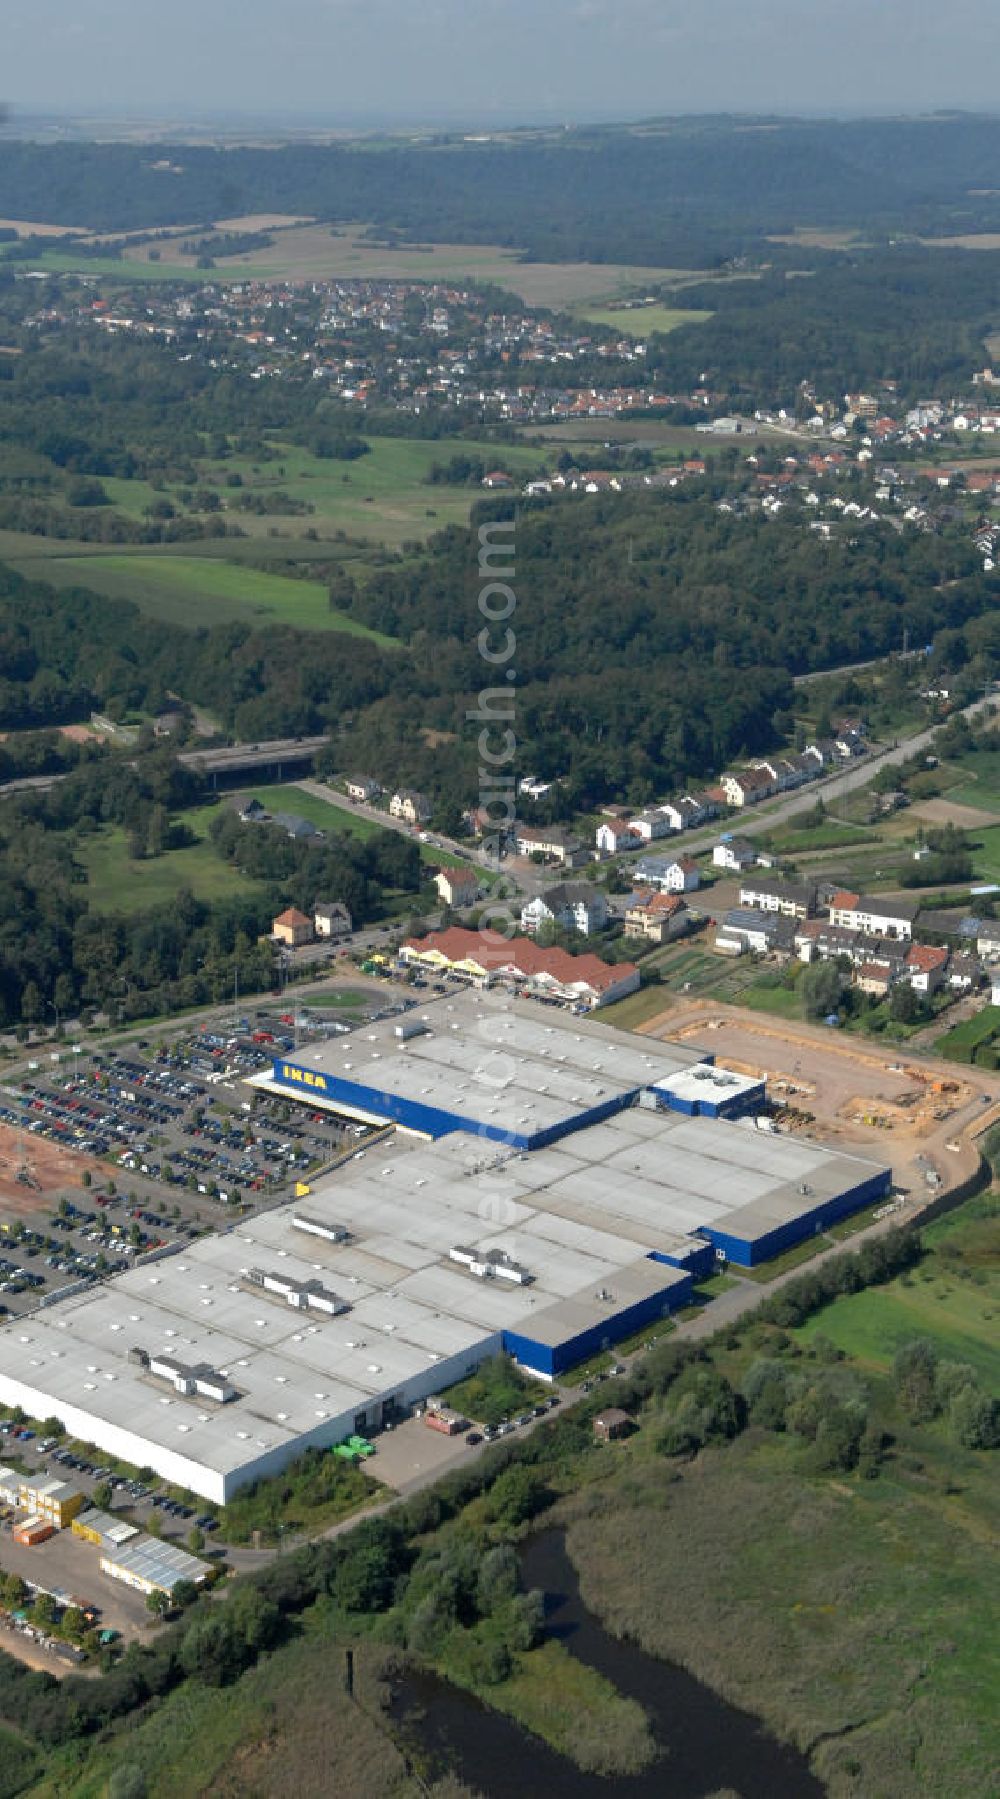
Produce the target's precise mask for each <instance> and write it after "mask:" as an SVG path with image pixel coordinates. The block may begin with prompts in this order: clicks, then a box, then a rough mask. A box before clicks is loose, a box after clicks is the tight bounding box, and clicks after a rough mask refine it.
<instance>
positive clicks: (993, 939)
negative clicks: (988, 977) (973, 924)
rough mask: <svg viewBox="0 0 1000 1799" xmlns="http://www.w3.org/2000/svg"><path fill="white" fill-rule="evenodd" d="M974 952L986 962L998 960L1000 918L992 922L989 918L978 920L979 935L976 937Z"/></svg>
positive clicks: (999, 953)
mask: <svg viewBox="0 0 1000 1799" xmlns="http://www.w3.org/2000/svg"><path fill="white" fill-rule="evenodd" d="M976 954H977V955H978V956H981V957H982V960H983V961H984V962H987V963H993V962H1000V920H998V921H997V922H996V923H994V922H993V921H992V920H991V919H989V918H984V919H982V920H981V921H980V925H979V935H978V936H977V938H976Z"/></svg>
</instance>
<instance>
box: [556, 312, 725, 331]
mask: <svg viewBox="0 0 1000 1799" xmlns="http://www.w3.org/2000/svg"><path fill="white" fill-rule="evenodd" d="M579 310H580V318H581V319H582V320H585V321H587V322H588V323H589V324H592V325H609V326H610V327H611V329H612V331H620V332H621V333H622V334H623V336H625V337H649V336H650V335H651V334H652V333H653V332H654V331H660V332H667V331H676V330H677V328H678V326H680V325H703V324H704V323H705V320H706V319H710V318H711V317H712V314H711V313H710V312H698V311H695V310H694V309H692V308H690V307H683V306H625V307H622V306H586V305H585V306H581V307H580V309H579Z"/></svg>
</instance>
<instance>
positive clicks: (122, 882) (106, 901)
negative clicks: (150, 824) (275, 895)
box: [73, 806, 260, 916]
mask: <svg viewBox="0 0 1000 1799" xmlns="http://www.w3.org/2000/svg"><path fill="white" fill-rule="evenodd" d="M215 811H216V808H215V807H214V806H199V807H196V808H192V810H191V811H189V812H185V813H184V814H183V822H184V824H185V825H187V827H188V828H189V830H191V831H193V832H194V833H195V835H196V837H197V838H198V842H197V843H193V844H190V845H189V846H188V847H187V848H185V849H176V850H165V851H164V853H163V855H161V856H150V857H148V858H145V859H143V860H141V861H137V860H133V858H132V857H131V856H130V855H129V853H128V837H127V834H126V832H125V831H124V830H123V829H122V828H121V827H120V826H118V825H112V826H107V827H105V828H104V829H103V830H100V831H97V832H95V833H94V835H93V836H92V837H84V838H81V839H80V841H79V842H78V844H77V845H76V848H75V849H74V852H73V854H74V858H75V860H76V861H77V862H79V863H80V865H81V866H82V867H83V868H84V869H85V870H86V875H87V898H88V900H89V902H90V905H91V906H92V908H93V909H94V910H95V911H97V912H118V913H124V914H126V915H128V916H132V915H133V914H134V913H136V912H145V911H147V910H148V909H149V908H150V907H152V906H163V905H168V904H169V903H170V902H171V901H172V900H175V899H176V898H177V896H178V894H179V893H183V892H184V891H185V890H187V891H189V892H191V893H193V894H194V896H195V898H196V899H199V900H204V901H206V902H211V901H216V900H230V899H236V898H238V897H239V896H240V895H241V894H251V893H253V894H256V893H259V892H260V883H259V882H257V881H254V880H251V878H250V877H249V876H248V875H243V874H240V873H239V872H238V871H237V869H236V868H234V867H233V864H232V863H231V862H227V861H225V860H224V859H223V857H222V856H219V855H217V854H216V852H215V849H214V848H213V846H212V844H211V842H210V841H209V838H208V825H209V821H210V820H211V819H212V818H213V817H214V816H215Z"/></svg>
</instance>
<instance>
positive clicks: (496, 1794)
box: [393, 1530, 825, 1799]
mask: <svg viewBox="0 0 1000 1799" xmlns="http://www.w3.org/2000/svg"><path fill="white" fill-rule="evenodd" d="M521 1569H522V1579H523V1584H524V1586H525V1587H526V1588H531V1587H540V1588H541V1589H542V1590H543V1591H544V1593H545V1596H546V1599H545V1619H546V1629H547V1631H548V1633H549V1635H550V1636H551V1637H554V1638H555V1639H556V1640H557V1641H559V1642H561V1643H563V1644H564V1646H565V1647H566V1649H567V1650H568V1651H569V1652H570V1654H572V1655H575V1656H577V1657H578V1658H579V1660H580V1661H581V1662H585V1663H586V1664H587V1665H588V1666H589V1667H591V1668H596V1669H597V1670H598V1671H599V1672H600V1673H601V1674H603V1675H604V1676H605V1677H606V1678H607V1679H608V1680H610V1681H611V1682H612V1683H613V1685H614V1686H615V1687H616V1688H617V1690H618V1692H619V1693H622V1694H623V1695H625V1696H626V1697H628V1698H630V1699H635V1700H636V1701H637V1702H638V1703H639V1704H640V1705H641V1706H642V1708H643V1710H644V1712H645V1713H646V1715H647V1717H648V1719H649V1721H650V1726H651V1728H652V1731H653V1735H654V1737H655V1738H656V1741H657V1743H658V1744H660V1746H661V1748H662V1751H663V1753H662V1755H661V1756H660V1758H659V1759H658V1760H657V1761H656V1762H654V1763H653V1765H652V1766H651V1767H649V1768H646V1769H645V1770H644V1771H643V1772H642V1773H641V1774H628V1775H618V1776H615V1777H614V1778H613V1779H608V1778H605V1777H602V1776H601V1775H597V1774H584V1773H581V1771H580V1770H579V1769H578V1768H577V1767H575V1766H574V1765H573V1763H572V1762H570V1761H568V1760H566V1759H565V1758H564V1757H563V1756H561V1755H557V1754H556V1752H555V1751H554V1750H553V1749H550V1748H548V1746H547V1745H546V1744H545V1743H542V1742H540V1741H539V1739H538V1738H537V1737H534V1736H531V1735H530V1734H529V1733H528V1732H527V1731H525V1730H522V1729H521V1728H520V1727H519V1726H518V1725H517V1724H514V1723H512V1722H511V1720H510V1719H509V1718H506V1717H504V1716H503V1715H502V1713H500V1712H495V1711H492V1710H491V1709H490V1707H489V1706H487V1705H483V1704H481V1703H480V1701H479V1700H478V1699H475V1698H473V1696H472V1695H471V1694H469V1693H463V1692H462V1691H461V1690H460V1689H458V1688H456V1687H453V1686H450V1685H449V1684H448V1682H446V1681H442V1680H439V1679H438V1678H437V1677H436V1676H435V1675H432V1674H425V1673H421V1672H415V1673H411V1674H409V1675H407V1676H406V1677H405V1679H404V1680H403V1681H402V1682H400V1684H399V1686H398V1688H397V1691H396V1696H395V1699H394V1703H393V1716H394V1717H395V1718H396V1719H397V1720H399V1721H401V1722H402V1723H403V1726H404V1735H405V1736H406V1737H407V1738H408V1739H409V1740H410V1741H411V1742H412V1743H415V1744H418V1745H419V1748H420V1751H421V1753H422V1755H423V1756H426V1757H429V1758H430V1760H431V1762H432V1763H433V1764H434V1765H435V1766H436V1767H438V1768H441V1767H446V1766H447V1767H451V1768H453V1769H454V1770H455V1772H456V1773H457V1774H458V1775H459V1776H460V1778H461V1779H462V1780H463V1781H464V1782H465V1783H466V1785H468V1786H470V1787H471V1788H473V1790H474V1791H477V1792H479V1793H482V1794H485V1795H486V1796H487V1799H524V1796H525V1795H530V1794H533V1793H544V1794H545V1795H546V1799H599V1796H600V1799H608V1795H609V1794H610V1793H611V1792H613V1793H614V1795H615V1799H619V1795H621V1799H706V1796H707V1795H709V1794H712V1793H717V1792H720V1791H725V1792H727V1793H732V1794H738V1795H739V1799H779V1796H780V1799H823V1794H824V1792H825V1788H824V1787H823V1785H822V1783H821V1782H820V1781H819V1780H818V1779H817V1778H816V1776H815V1775H814V1774H813V1773H812V1772H811V1770H810V1768H809V1765H808V1763H807V1761H806V1759H805V1757H804V1756H803V1755H800V1754H799V1752H798V1751H797V1750H795V1749H791V1748H789V1747H787V1746H786V1745H785V1744H783V1743H779V1742H778V1741H777V1740H776V1739H775V1738H774V1737H772V1736H769V1735H768V1733H767V1731H766V1730H765V1729H764V1727H763V1725H762V1724H761V1723H760V1722H759V1721H758V1720H757V1719H756V1718H753V1717H751V1716H750V1715H749V1713H747V1712H743V1711H740V1710H739V1709H738V1708H737V1707H736V1706H733V1705H730V1704H728V1702H727V1701H726V1700H724V1699H721V1698H720V1697H719V1695H718V1694H717V1693H714V1692H712V1690H711V1688H709V1687H706V1686H703V1685H702V1684H701V1682H700V1681H698V1680H695V1679H694V1677H693V1676H692V1675H690V1674H687V1673H685V1671H684V1669H683V1668H678V1667H676V1666H675V1665H674V1664H673V1663H670V1662H663V1661H660V1660H659V1659H658V1658H657V1657H656V1656H652V1655H647V1653H646V1652H645V1650H643V1649H640V1648H638V1647H637V1646H636V1645H635V1644H634V1643H627V1642H620V1641H619V1640H618V1638H617V1637H613V1636H611V1635H610V1633H609V1632H608V1631H606V1630H605V1629H604V1626H603V1625H602V1624H601V1622H600V1620H599V1619H598V1618H596V1617H595V1616H594V1615H593V1613H592V1612H588V1610H587V1608H586V1606H585V1605H584V1603H583V1600H582V1599H581V1597H580V1587H579V1582H578V1580H577V1575H576V1570H575V1568H574V1567H573V1564H572V1562H571V1561H570V1559H569V1556H568V1555H567V1553H566V1546H565V1540H564V1535H563V1532H562V1531H561V1530H546V1531H542V1532H541V1533H540V1534H539V1535H537V1536H535V1537H532V1538H530V1539H529V1541H528V1542H527V1544H526V1545H525V1548H524V1552H523V1554H522V1558H521Z"/></svg>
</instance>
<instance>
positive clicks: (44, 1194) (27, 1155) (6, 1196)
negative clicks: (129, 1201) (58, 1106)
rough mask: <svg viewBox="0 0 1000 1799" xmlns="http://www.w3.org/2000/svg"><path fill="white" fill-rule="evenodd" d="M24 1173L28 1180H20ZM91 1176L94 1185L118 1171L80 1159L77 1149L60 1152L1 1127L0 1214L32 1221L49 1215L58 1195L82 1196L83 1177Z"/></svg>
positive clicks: (23, 1133)
mask: <svg viewBox="0 0 1000 1799" xmlns="http://www.w3.org/2000/svg"><path fill="white" fill-rule="evenodd" d="M22 1168H23V1169H24V1170H25V1172H26V1175H27V1179H26V1180H18V1178H17V1176H18V1171H19V1170H20V1169H22ZM88 1170H89V1172H90V1174H91V1176H92V1178H93V1179H94V1180H95V1181H102V1180H108V1179H109V1177H111V1176H113V1174H114V1173H115V1170H114V1169H112V1168H111V1167H110V1165H107V1164H105V1163H104V1162H98V1161H96V1160H95V1158H94V1157H93V1156H84V1155H80V1154H79V1152H78V1151H77V1150H75V1149H60V1148H59V1147H58V1146H57V1145H56V1144H55V1143H48V1142H46V1140H45V1139H44V1138H42V1137H33V1136H32V1135H31V1133H30V1131H27V1130H24V1131H21V1130H17V1129H15V1127H14V1126H13V1125H10V1124H0V1212H3V1213H4V1214H6V1215H7V1216H8V1217H13V1218H31V1217H33V1216H34V1215H35V1214H36V1213H38V1212H50V1211H51V1210H52V1199H53V1195H55V1194H62V1193H66V1192H67V1191H73V1190H76V1191H78V1192H83V1190H84V1185H83V1175H84V1173H85V1172H86V1171H88Z"/></svg>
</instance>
